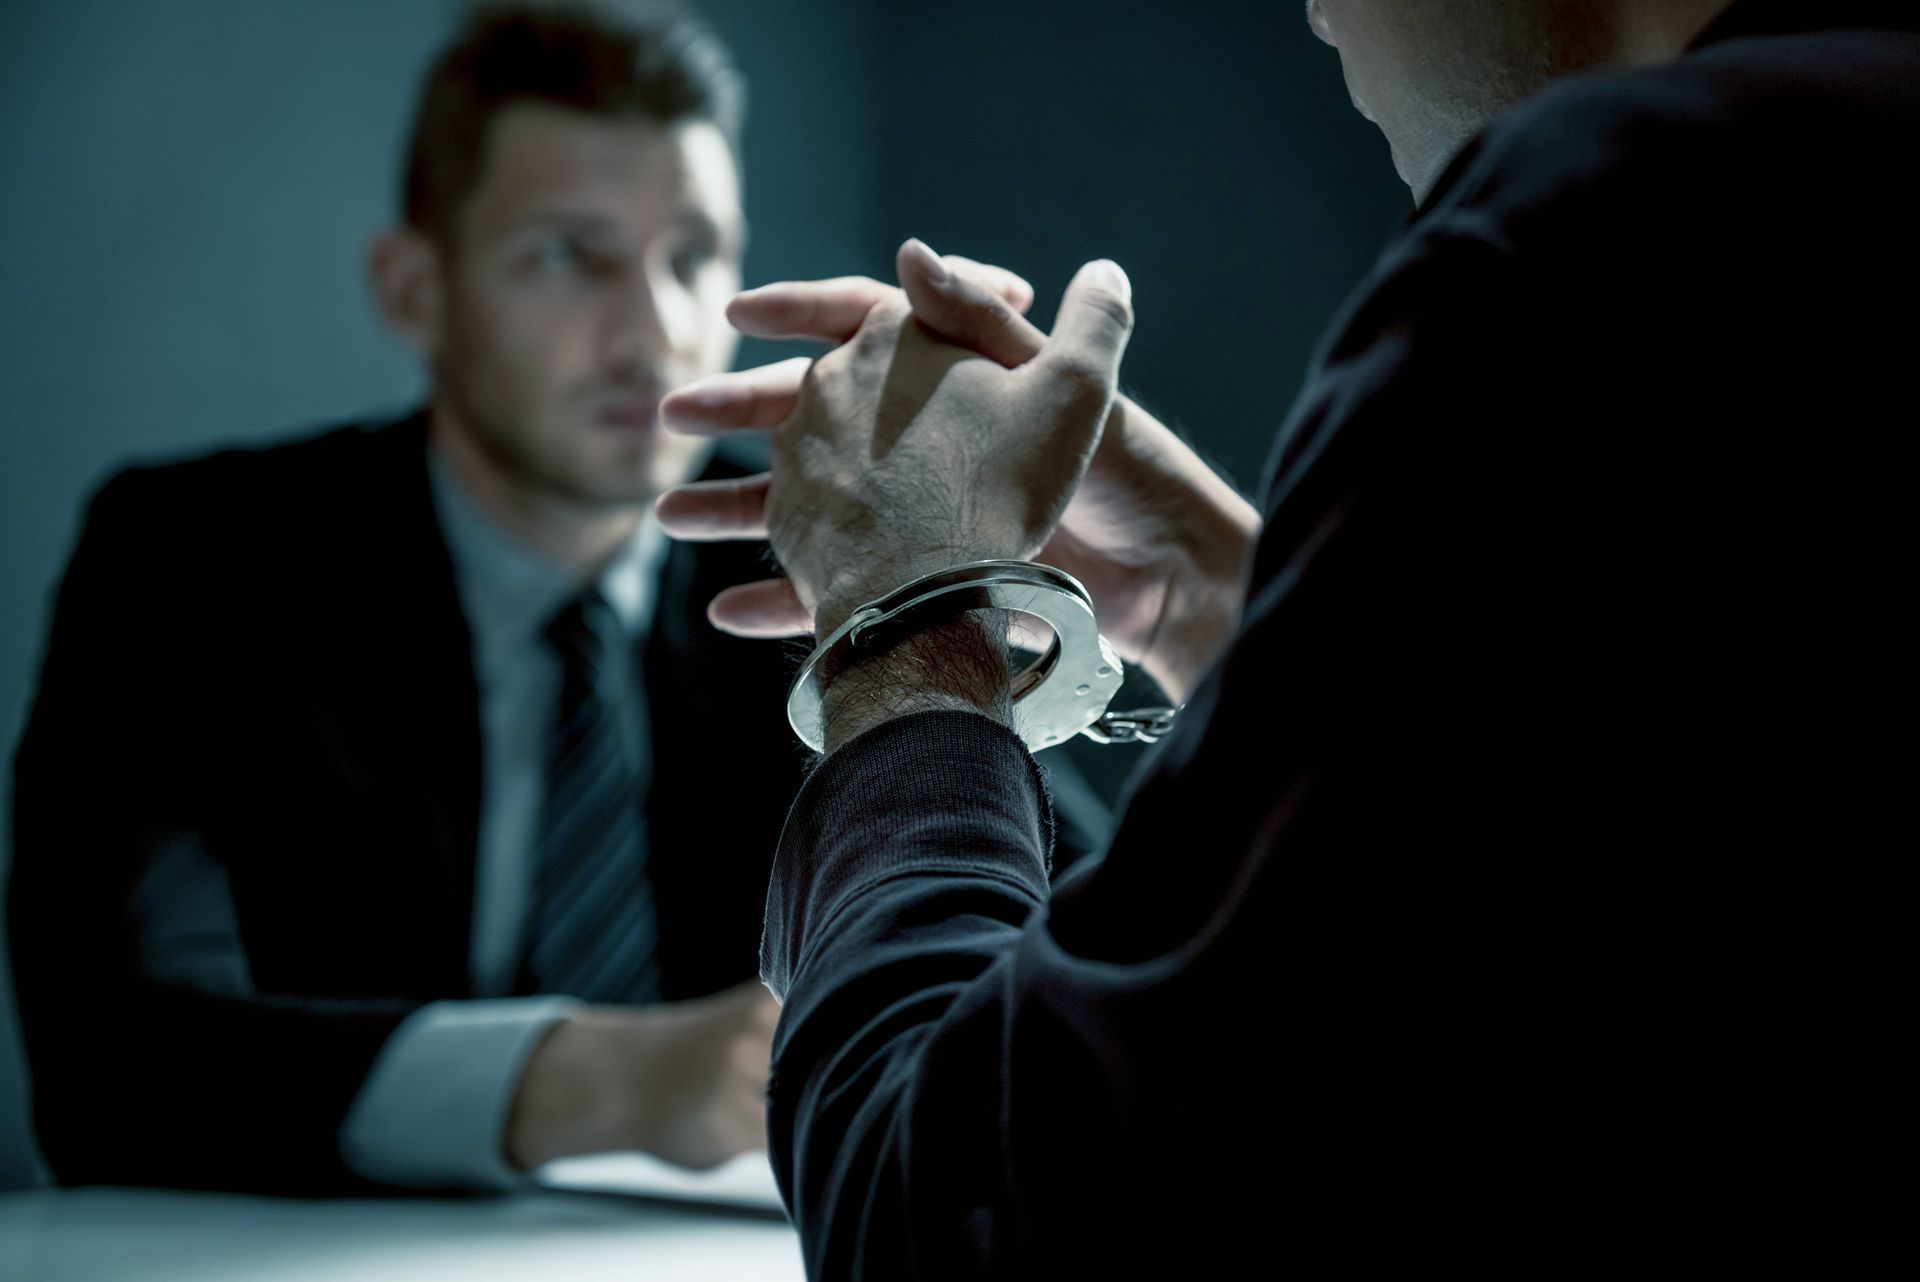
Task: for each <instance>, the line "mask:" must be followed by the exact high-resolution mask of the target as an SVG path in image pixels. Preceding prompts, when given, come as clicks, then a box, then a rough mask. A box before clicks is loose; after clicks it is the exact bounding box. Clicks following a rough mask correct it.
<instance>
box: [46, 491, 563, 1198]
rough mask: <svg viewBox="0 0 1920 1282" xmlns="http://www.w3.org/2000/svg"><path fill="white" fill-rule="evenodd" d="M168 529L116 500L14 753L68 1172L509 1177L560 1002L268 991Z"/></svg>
mask: <svg viewBox="0 0 1920 1282" xmlns="http://www.w3.org/2000/svg"><path fill="white" fill-rule="evenodd" d="M166 522H167V517H166V516H165V514H164V513H162V512H158V511H156V510H155V509H154V506H153V504H152V503H150V502H148V501H147V496H146V495H145V494H143V493H141V492H140V487H139V485H138V482H137V479H136V478H134V477H128V478H123V479H121V480H118V481H116V482H113V483H110V484H109V485H108V486H107V487H106V488H105V489H103V491H102V492H101V494H100V495H99V496H98V498H97V499H96V501H95V502H94V504H93V506H92V508H91V509H90V512H89V516H88V520H87V523H86V528H85V531H84V534H83V536H82V540H81V543H80V545H79V547H78V549H77V550H76V552H75V555H74V558H73V561H72V564H71V566H70V567H69V570H68V572H67V575H66V578H65V580H64V582H63V584H62V587H61V590H60V593H59V597H58V602H57V606H56V612H55V616H54V621H53V626H52V631H51V635H50V641H49V644H48V649H47V656H46V663H45V668H44V671H43V675H42V680H41V685H40V690H39V695H38V698H37V700H36V703H35V706H34V709H33V713H32V718H31V721H30V724H29V728H28V730H27V733H26V736H25V738H24V739H23V741H22V744H21V748H20V752H19V755H18V758H17V760H16V763H15V787H14V796H13V825H14V860H13V873H12V886H11V894H10V897H9V909H10V917H11V938H12V946H13V952H14V973H15V975H16V982H17V987H18V991H19V1005H20V1017H21V1022H22V1029H23V1033H24V1035H25V1036H24V1040H25V1043H26V1047H27V1051H28V1054H29V1061H30V1064H31V1066H32V1070H33V1080H34V1096H35V1116H36V1121H37V1126H38V1131H39V1137H40V1142H41V1146H42V1148H43V1150H44V1153H45V1155H46V1158H47V1160H48V1162H49V1163H50V1164H51V1166H52V1168H53V1170H54V1172H55V1174H56V1175H57V1176H58V1177H59V1178H60V1179H61V1181H62V1182H66V1183H121V1184H159V1185H184V1186H194V1187H224V1188H239V1189H258V1190H277V1191H323V1190H327V1189H332V1188H337V1187H347V1186H351V1185H352V1184H354V1183H355V1180H356V1177H359V1178H362V1179H374V1180H380V1181H391V1182H399V1183H427V1184H448V1185H461V1184H474V1183H480V1184H488V1183H495V1184H497V1183H501V1182H505V1181H506V1180H507V1179H509V1178H510V1173H509V1172H508V1171H507V1168H506V1167H505V1166H504V1164H503V1163H502V1161H501V1159H500V1156H499V1134H500V1125H501V1118H502V1117H503V1115H504V1100H503V1097H502V1092H503V1091H507V1090H510V1089H511V1087H512V1084H513V1081H514V1078H515V1076H516V1075H517V1072H518V1069H519V1066H520V1063H521V1061H522V1060H524V1058H525V1056H526V1054H527V1053H528V1052H529V1050H530V1049H531V1045H532V1044H533V1042H534V1041H536V1040H537V1038H538V1036H539V1035H540V1033H541V1031H542V1030H543V1029H544V1027H545V1026H546V1025H548V1024H550V1023H551V1022H552V1021H553V1019H554V1018H556V1016H557V1014H558V1011H557V1009H556V1008H555V1007H554V1006H553V1005H552V1004H551V1003H546V1002H539V1003H531V1004H528V1005H525V1006H518V1005H516V1006H513V1007H512V1008H511V1009H507V1008H504V1007H503V1006H498V1005H492V1004H489V1005H486V1006H474V1007H471V1008H467V1009H463V1007H465V1006H466V1005H467V1004H464V1003H454V1004H444V1003H435V1004H432V1005H423V1004H422V1003H419V1002H416V1001H410V1000H405V999H398V998H386V997H382V998H368V999H355V998H343V997H325V998H320V997H312V996H306V995H277V994H273V993H264V992H259V991H256V989H255V987H254V983H253V976H252V974H251V973H250V969H249V965H248V959H247V954H246V951H245V948H244V946H243V944H242V942H241V938H240V934H239V930H238V924H237V922H236V921H235V919H234V911H233V904H232V898H231V894H230V889H229V884H228V872H227V869H226V868H225V867H224V866H223V865H222V864H221V863H220V862H219V861H218V859H216V858H215V856H214V855H212V854H211V853H209V852H208V851H207V849H206V848H205V846H204V843H203V842H202V841H201V840H200V838H199V836H198V832H197V829H198V825H199V819H198V816H199V815H200V814H202V813H204V811H203V810H202V809H201V808H202V807H205V806H208V805H216V804H218V787H219V782H220V781H219V780H216V779H209V778H206V777H204V776H205V768H204V760H203V758H201V757H200V755H199V754H198V753H197V752H196V749H195V744H196V742H197V737H198V736H199V735H200V734H201V733H202V731H201V727H200V718H199V717H198V716H197V713H198V712H199V709H197V708H196V707H195V697H196V695H195V691H194V690H193V688H192V682H191V676H190V674H192V673H193V672H194V671H195V667H194V663H193V656H192V655H191V654H190V653H188V651H189V650H190V648H191V647H192V645H193V642H192V641H191V640H190V639H189V638H190V637H191V635H192V631H193V629H192V627H191V625H190V624H189V625H188V626H185V627H183V626H180V625H179V624H178V623H175V622H171V620H175V619H177V618H178V617H179V614H178V612H179V611H181V610H182V609H183V608H191V607H190V605H183V603H182V602H180V601H179V600H177V599H175V598H174V596H173V594H174V592H176V591H177V588H176V587H174V586H173V585H175V584H176V583H177V582H178V578H177V576H178V575H179V574H180V573H181V572H182V570H183V569H188V567H189V566H190V564H191V563H190V562H187V561H184V560H183V559H182V558H180V557H178V556H169V551H170V550H171V551H173V552H176V553H177V552H178V549H169V548H168V547H167V539H166V535H165V530H166ZM189 572H190V570H189ZM289 822H298V819H297V817H289ZM456 1063H457V1064H458V1069H457V1071H456V1070H454V1068H453V1066H454V1065H455V1064H456ZM370 1071H372V1072H374V1074H375V1075H374V1077H373V1079H372V1081H371V1082H369V1080H368V1077H369V1073H370ZM427 1077H434V1078H436V1079H437V1080H438V1089H437V1091H435V1092H434V1093H432V1094H431V1095H430V1094H429V1093H428V1091H427V1086H426V1078H427ZM409 1083H411V1085H409ZM363 1084H365V1085H367V1086H368V1087H369V1090H368V1091H366V1092H363V1091H362V1086H363ZM356 1097H360V1107H359V1108H358V1109H356V1110H355V1120H356V1121H357V1123H358V1124H357V1126H355V1127H351V1128H349V1129H348V1130H347V1132H346V1133H344V1134H343V1132H342V1124H343V1121H344V1120H346V1119H347V1118H348V1113H349V1109H350V1107H352V1106H353V1105H354V1101H355V1100H356ZM403 1098H407V1099H411V1100H412V1101H413V1102H414V1105H416V1106H417V1107H408V1106H406V1105H404V1104H403V1103H402V1099H403ZM429 1098H431V1099H432V1100H433V1103H432V1104H431V1105H430V1106H429V1105H426V1104H425V1103H424V1102H425V1101H426V1100H427V1099H429ZM395 1128H403V1129H395ZM436 1135H437V1137H438V1138H437V1139H436V1138H433V1137H434V1136H436ZM343 1141H344V1142H345V1147H346V1152H345V1154H344V1156H343V1152H342V1144H343ZM403 1148H404V1149H407V1150H410V1151H411V1153H412V1154H413V1156H412V1157H410V1158H409V1157H408V1156H406V1155H405V1154H404V1153H403V1152H402V1151H401V1150H402V1149H403Z"/></svg>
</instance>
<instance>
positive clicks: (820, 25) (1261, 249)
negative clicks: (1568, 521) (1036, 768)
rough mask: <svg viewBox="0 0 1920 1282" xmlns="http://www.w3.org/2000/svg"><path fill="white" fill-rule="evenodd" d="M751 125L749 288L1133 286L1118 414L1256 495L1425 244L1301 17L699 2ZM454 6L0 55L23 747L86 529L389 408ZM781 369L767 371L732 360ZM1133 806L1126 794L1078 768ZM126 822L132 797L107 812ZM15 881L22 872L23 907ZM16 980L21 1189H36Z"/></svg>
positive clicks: (189, 23) (268, 15)
mask: <svg viewBox="0 0 1920 1282" xmlns="http://www.w3.org/2000/svg"><path fill="white" fill-rule="evenodd" d="M705 9H706V11H707V12H708V14H709V15H710V17H711V18H712V19H713V21H714V24H715V25H716V26H717V27H718V28H719V29H720V31H721V33H722V35H723V36H725V37H726V38H728V39H729V41H730V42H732V43H733V44H734V46H735V51H736V53H737V55H738V57H739V59H740V61H741V63H742V65H743V66H744V67H745V69H746V71H747V73H748V75H749V77H750V79H751V82H752V93H753V115H752V119H751V121H750V124H749V130H748V134H747V142H746V164H747V170H748V174H747V179H748V183H747V204H748V215H749V218H750V220H751V222H752V227H753V239H752V244H751V248H750V251H749V256H748V264H747V271H748V278H749V282H750V283H757V282H760V281H764V280H768V279H774V278H778V277H791V276H807V275H836V274H841V273H844V272H850V271H861V272H868V273H872V274H885V273H886V272H888V271H889V270H890V266H891V263H892V255H893V250H894V248H895V247H896V246H897V244H898V243H899V241H900V240H902V239H904V238H905V237H906V236H908V235H920V236H922V237H925V238H926V239H927V240H929V241H930V242H931V243H932V244H933V245H934V246H935V247H936V248H938V249H942V250H949V251H953V252H959V253H966V254H970V255H972V256H975V257H980V258H986V259H990V260H995V261H999V262H1003V263H1005V264H1007V265H1008V266H1011V267H1014V268H1016V269H1018V270H1020V271H1022V272H1024V273H1026V274H1027V275H1028V276H1029V277H1030V278H1031V279H1032V280H1033V281H1034V282H1035V284H1036V285H1037V286H1038V287H1039V290H1040V293H1041V302H1040V304H1039V305H1038V306H1037V307H1036V309H1035V310H1036V317H1037V318H1039V319H1041V320H1042V321H1043V322H1044V321H1045V320H1046V319H1047V318H1048V317H1049V316H1050V313H1051V310H1052V307H1053V303H1054V300H1055V299H1056V298H1057V296H1058V293H1059V290H1060V288H1061V286H1063V285H1064V284H1065V282H1066V279H1067V277H1068V276H1069V275H1070V274H1071V273H1072V271H1073V269H1074V268H1075V267H1076V266H1077V265H1078V264H1079V263H1080V262H1082V261H1083V260H1085V259H1088V258H1092V257H1099V256H1110V257H1113V258H1115V259H1118V260H1119V261H1120V262H1121V263H1122V264H1124V265H1125V266H1126V267H1127V269H1128V270H1129V272H1130V273H1131V274H1132V276H1133V280H1134V286H1135V296H1136V301H1137V304H1138V311H1139V316H1140V323H1139V327H1138V330H1137V332H1136V335H1135V338H1134V341H1133V345H1132V348H1131V350H1130V354H1129V358H1128V373H1127V384H1128V386H1129V388H1130V389H1131V390H1132V391H1134V392H1135V393H1136V394H1137V395H1139V396H1140V397H1141V398H1142V399H1144V400H1145V401H1146V402H1147V403H1148V404H1150V405H1152V406H1154V407H1155V408H1156V409H1158V410H1160V411H1161V412H1162V413H1163V414H1164V415H1165V416H1166V417H1168V418H1169V419H1170V420H1171V421H1174V422H1176V423H1177V424H1179V425H1180V426H1182V427H1184V428H1185V429H1186V430H1187V431H1188V432H1189V433H1190V434H1191V435H1192V437H1193V438H1194V439H1195V440H1196V442H1197V443H1198V444H1199V445H1200V447H1201V448H1202V450H1203V452H1204V453H1206V454H1207V455H1208V456H1209V457H1210V458H1213V459H1214V460H1216V461H1217V462H1218V463H1219V464H1220V465H1222V466H1223V468H1224V469H1225V470H1226V471H1227V472H1228V473H1229V474H1230V475H1231V476H1233V477H1234V478H1235V479H1236V480H1237V481H1238V482H1239V483H1240V484H1241V485H1242V486H1248V485H1251V484H1253V483H1254V481H1255V480H1256V479H1257V475H1258V469H1259V464H1260V461H1261V459H1262V457H1263V456H1264V453H1265V449H1266V444H1267V442H1268V440H1269V439H1270V438H1271V435H1272V431H1273V429H1274V427H1275V426H1276V425H1277V424H1278V422H1279V419H1280V417H1281V414H1282V412H1283V410H1284V408H1285V405H1286V402H1287V401H1288V400H1289V399H1290V397H1291V395H1292V392H1293V390H1294V387H1295V385H1296V384H1297V382H1298V377H1299V374H1300V371H1301V368H1302V366H1303V365H1304V363H1305V360H1306V358H1307V354H1308V352H1309V350H1310V348H1311V346H1312V344H1313V342H1314V340H1315V338H1316V336H1317V333H1318V331H1319V328H1320V326H1321V324H1322V323H1323V321H1324V319H1325V317H1326V315H1327V314H1328V313H1329V312H1330V311H1331V310H1332V308H1333V307H1334V306H1335V304H1336V303H1337V301H1338V300H1339V298H1340V297H1341V295H1342V294H1343V293H1344V291H1345V289H1346V288H1347V286H1348V285H1349V284H1350V283H1351V282H1352V281H1353V280H1354V279H1355V278H1357V276H1358V274H1359V273H1360V271H1361V270H1362V269H1363V268H1364V267H1365V265H1366V263H1367V262H1368V261H1370V259H1371V258H1372V256H1373V254H1374V252H1375V250H1376V249H1377V247H1378V245H1379V243H1380V241H1381V239H1382V237H1383V235H1384V234H1385V233H1386V232H1387V231H1388V230H1389V229H1390V228H1391V227H1392V226H1393V225H1394V223H1395V221H1396V220H1397V219H1399V218H1400V217H1402V216H1403V215H1404V212H1405V208H1406V197H1405V194H1404V192H1403V191H1402V190H1401V189H1400V188H1399V187H1398V186H1397V184H1396V183H1395V181H1394V180H1393V177H1392V173H1391V171H1390V169H1389V167H1388V164H1387V159H1386V152H1385V148H1384V146H1383V145H1382V144H1381V143H1380V142H1379V140H1378V139H1377V137H1375V136H1374V135H1373V134H1372V133H1371V131H1370V128H1369V127H1368V126H1366V125H1365V123H1364V122H1363V121H1360V120H1359V119H1358V118H1357V117H1355V116H1354V115H1353V113H1352V112H1351V110H1350V109H1349V108H1348V106H1347V98H1346V93H1345V90H1344V89H1343V88H1342V87H1341V85H1340V79H1339V72H1338V65H1337V63H1336V61H1335V59H1334V56H1333V54H1332V52H1331V51H1330V50H1327V49H1325V48H1323V47H1321V46H1320V45H1319V44H1318V43H1317V42H1315V41H1313V40H1312V38H1311V36H1310V35H1309V33H1308V32H1307V30H1306V28H1305V25H1304V24H1303V23H1302V22H1301V21H1300V15H1299V12H1298V7H1297V6H1296V5H1293V4H1280V5H1274V4H1271V3H1226V2H1224V0H1214V2H1213V3H1199V4H1191V5H1184V6H1179V7H1178V8H1177V9H1176V7H1175V6H1171V5H1165V4H1147V3H1111V2H1109V3H1100V4H1095V3H1091V2H1090V0H1045V3H1033V2H1032V0H1029V3H1026V4H1018V5H1016V4H1012V3H1005V2H1003V0H985V2H984V3H974V4H970V5H968V6H965V7H964V8H955V7H952V6H925V5H912V4H897V3H888V2H887V0H810V3H807V4H805V5H786V4H772V3H767V2H766V0H757V2H756V0H709V3H707V4H706V5H705ZM450 10H451V4H450V3H449V2H448V0H415V2H412V3H395V2H394V0H275V3H273V4H271V5H263V4H259V3H257V2H255V0H191V2H181V3H170V4H166V5H138V4H126V3H121V2H118V0H28V2H27V3H16V4H14V5H12V6H10V7H9V12H8V16H9V23H8V28H9V39H8V40H7V41H6V42H4V43H0V173H4V174H5V175H6V188H7V198H6V200H5V201H4V202H0V512H4V514H5V516H4V519H5V521H6V527H5V533H6V538H5V541H4V543H0V592H4V600H5V601H6V602H7V603H8V608H7V610H6V612H5V614H4V616H0V737H3V738H4V740H5V742H7V743H8V744H11V743H12V742H13V740H14V738H15V736H16V735H17V733H18V729H19V726H20V722H21V716H22V713H23V712H24V709H25V706H26V703H27V700H28V698H29V697H30V694H31V688H32V680H33V672H34V670H35V668H36V667H37V664H38V656H39V650H40V645H41V641H42V636H43V630H44V627H45V623H46V615H45V607H46V604H47V601H48V593H49V592H50V590H51V587H52V585H53V584H54V582H55V580H56V578H57V576H58V574H59V571H60V568H61V566H62V564H63V563H64V560H65V557H66V555H67V553H68V551H69V550H70V548H71V545H72V540H73V537H74V534H75V533H76V518H77V516H78V505H79V504H80V503H81V501H82V500H83V498H84V496H85V494H86V493H87V492H88V490H90V489H91V488H92V486H93V485H94V484H96V483H97V482H98V481H99V480H100V479H101V478H102V477H104V476H105V475H106V473H107V472H108V471H110V470H111V469H112V468H113V467H115V466H117V465H119V464H121V463H123V462H125V461H127V460H129V459H131V458H133V457H135V456H152V455H157V454H175V453H180V452H185V451H192V450H198V449H201V448H205V447H207V446H209V445H212V444H214V443H217V442H224V441H229V440H247V439H261V438H264V437H271V436H274V435H279V434H285V433H288V432H293V431H298V430H300V429H301V428H303V427H304V426H306V425H309V424H313V423H317V422H320V421H325V420H332V419H337V418H342V417H347V416H352V415H356V414H361V413H365V412H369V411H381V410H386V409H389V408H392V407H395V406H398V405H400V404H402V403H404V402H405V401H406V400H407V399H409V398H410V397H412V396H414V395H415V394H417V392H418V389H419V379H418V375H417V373H416V372H415V371H414V370H413V369H412V367H411V365H410V363H409V362H408V360H407V359H406V357H405V356H404V354H403V353H402V352H401V351H400V350H399V349H398V348H397V347H395V346H394V345H393V344H392V343H390V342H389V341H388V340H387V339H386V338H385V337H384V336H383V334H382V333H381V331H380V330H379V327H378V326H377V324H376V323H375V321H374V318H373V316H372V314H371V311H370V308H369V306H368V304H367V300H366V294H365V289H364V287H363V285H362V281H361V274H360V254H361V250H362V247H363V246H364V244H365V243H366V240H367V237H368V236H369V234H370V233H371V232H372V231H373V230H374V229H375V228H376V227H377V226H378V225H379V223H380V221H381V220H382V219H383V218H384V217H386V216H387V214H388V212H389V209H390V194H391V190H392V185H393V177H394V167H395V164H396V162H397V151H398V147H399V131H400V129H401V126H402V123H403V120H404V116H405V113H406V110H407V107H408V105H409V103H410V100H411V95H412V92H413V86H414V78H415V76H416V75H417V73H418V71H419V70H420V68H421V66H422V65H423V63H424V60H425V58H426V57H427V55H428V53H429V51H430V50H431V48H432V46H433V44H434V42H435V41H436V40H437V39H438V38H439V36H440V35H441V33H442V32H443V30H444V26H445V22H446V19H447V15H448V13H449V12H450ZM773 354H775V353H774V352H773V351H772V349H771V348H769V347H768V346H766V345H761V344H748V345H747V346H746V347H745V348H744V349H743V352H742V359H743V361H757V360H760V359H765V358H767V357H768V356H770V355H773ZM1074 751H1075V752H1076V753H1078V754H1079V755H1080V758H1081V759H1082V760H1084V761H1086V762H1088V763H1089V765H1090V768H1091V769H1092V770H1093V772H1094V773H1095V774H1096V776H1097V778H1098V779H1099V781H1100V782H1101V783H1102V785H1103V786H1104V787H1106V788H1108V789H1109V790H1112V789H1114V788H1116V787H1117V786H1118V784H1119V777H1120V774H1121V773H1122V772H1123V771H1124V770H1125V769H1126V768H1127V767H1128V765H1130V763H1131V762H1132V761H1133V760H1134V759H1135V758H1136V756H1137V753H1136V752H1134V751H1129V750H1110V751H1107V752H1102V751H1101V750H1098V749H1094V748H1093V747H1092V745H1087V750H1086V751H1082V750H1081V749H1078V748H1076V749H1074ZM108 800H110V799H108ZM4 864H5V853H4V850H0V871H3V870H4ZM8 992H9V984H8V979H7V975H6V973H5V956H4V952H3V951H0V1188H3V1187H7V1186H10V1185H16V1184H20V1183H23V1182H25V1181H26V1180H27V1179H28V1178H29V1177H30V1173H31V1171H32V1169H33V1167H32V1164H31V1160H30V1157H29V1154H30V1147H29V1145H28V1142H27V1134H28V1132H27V1130H26V1126H25V1113H24V1103H23V1100H24V1095H23V1090H24V1083H23V1081H22V1075H21V1071H20V1065H19V1063H18V1060H17V1057H16V1056H15V1054H14V1053H13V1052H14V1047H13V1035H14V1029H13V1024H12V1017H11V1016H12V1012H11V1006H10V1001H9V999H8V997H7V993H8Z"/></svg>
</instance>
